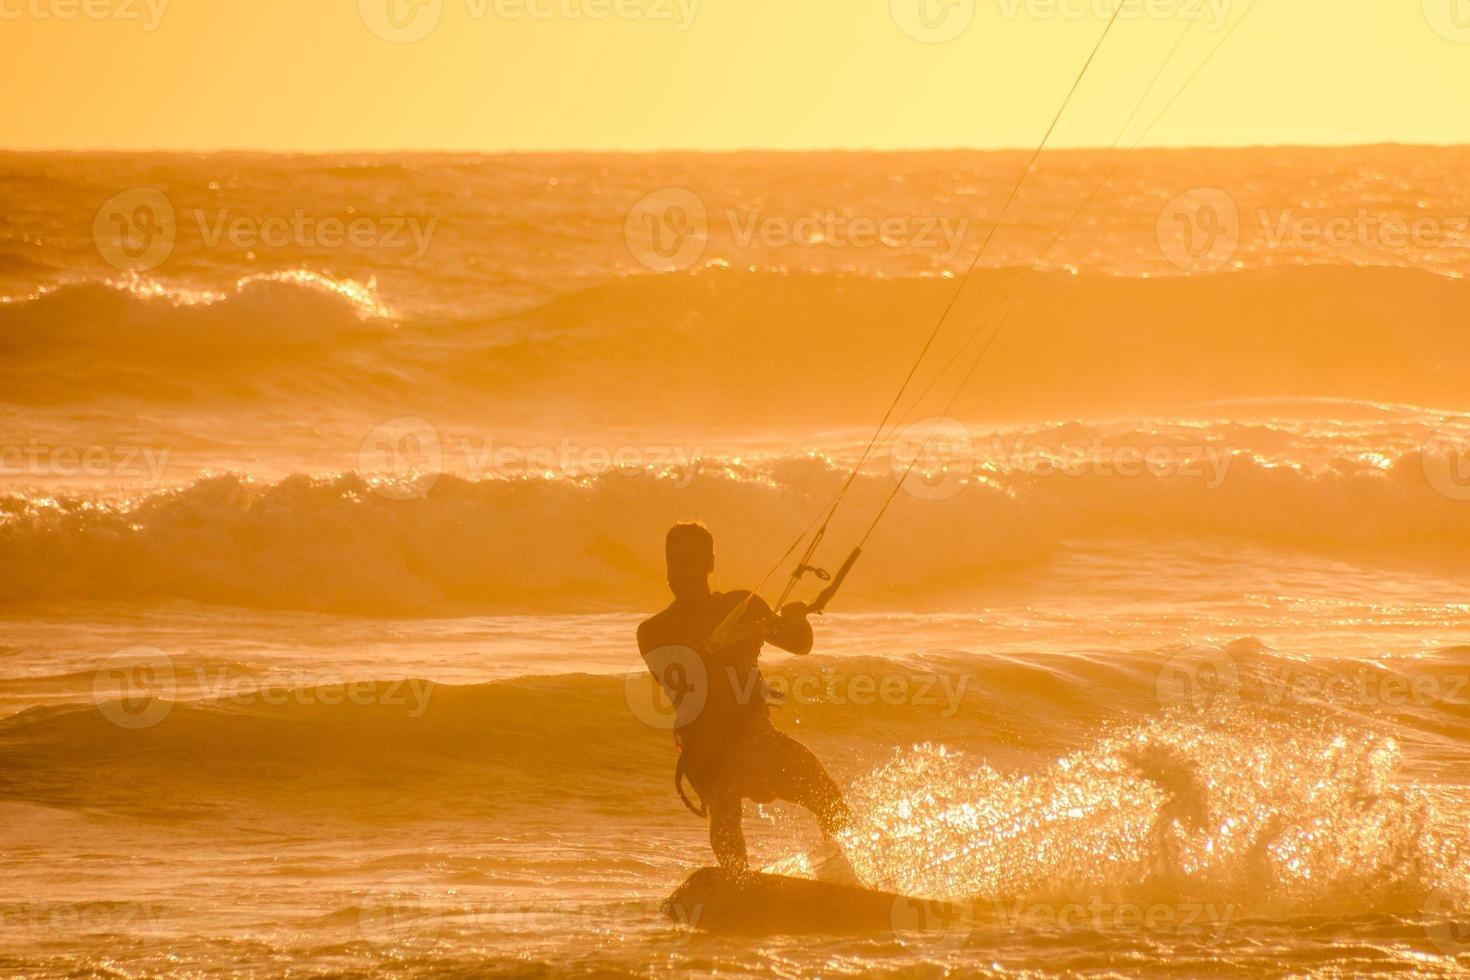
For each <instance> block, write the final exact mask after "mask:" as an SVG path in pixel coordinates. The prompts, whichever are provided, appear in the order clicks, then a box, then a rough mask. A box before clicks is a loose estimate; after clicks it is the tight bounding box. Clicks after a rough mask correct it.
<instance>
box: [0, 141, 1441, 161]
mask: <svg viewBox="0 0 1470 980" xmlns="http://www.w3.org/2000/svg"><path fill="white" fill-rule="evenodd" d="M1458 148H1470V143H1436V142H1402V141H1398V140H1379V141H1373V142H1367V143H1228V144H1179V145H1159V146H1136V147H1130V148H1125V147H1118V146H1049V147H1045V148H1044V149H1043V152H1046V153H1136V152H1140V151H1142V152H1163V153H1168V152H1191V151H1198V150H1216V151H1218V150H1226V151H1250V150H1257V151H1261V150H1364V149H1458ZM1035 150H1036V147H1034V146H990V147H985V146H931V147H923V146H893V147H841V146H826V147H823V146H814V147H760V146H752V147H730V148H718V149H712V148H700V147H678V146H670V147H658V148H646V149H626V148H622V149H614V148H600V147H561V148H555V147H552V148H500V149H463V148H448V147H418V148H412V149H405V148H395V149H381V148H380V149H363V148H353V147H342V148H275V149H261V148H254V149H252V148H247V147H231V146H221V147H211V148H202V147H169V146H160V147H128V146H112V147H108V146H70V147H66V146H46V147H12V146H3V147H0V154H13V155H37V156H39V155H47V154H51V155H63V154H70V155H78V156H80V155H87V154H95V155H109V154H128V153H133V154H151V155H166V154H167V155H193V156H298V157H329V156H484V157H509V156H629V157H633V156H675V155H698V156H736V155H741V154H750V155H758V154H764V155H772V156H781V155H786V156H795V155H803V154H851V155H863V154H869V155H880V154H881V155H899V154H936V153H997V154H999V153H1031V152H1035Z"/></svg>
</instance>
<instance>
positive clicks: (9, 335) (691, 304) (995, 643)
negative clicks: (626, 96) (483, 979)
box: [0, 147, 1470, 977]
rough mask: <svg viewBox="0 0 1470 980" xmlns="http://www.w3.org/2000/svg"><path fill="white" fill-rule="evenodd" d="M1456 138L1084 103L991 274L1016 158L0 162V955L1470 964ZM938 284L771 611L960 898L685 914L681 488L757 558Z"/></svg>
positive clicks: (665, 968) (775, 577)
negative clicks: (1236, 132)
mask: <svg viewBox="0 0 1470 980" xmlns="http://www.w3.org/2000/svg"><path fill="white" fill-rule="evenodd" d="M1466 156H1467V154H1466V151H1465V150H1464V149H1459V148H1445V149H1427V148H1412V147H1375V148H1356V149H1321V150H1242V151H1215V150H1210V151H1170V152H1153V151H1150V152H1142V153H1132V154H1129V155H1127V156H1126V157H1122V158H1117V157H1112V156H1109V155H1107V154H1101V153H1075V152H1072V153H1056V154H1047V155H1046V156H1044V157H1043V158H1042V160H1041V161H1040V164H1039V166H1038V168H1037V170H1036V172H1035V173H1034V174H1032V175H1031V176H1030V177H1029V178H1028V179H1027V181H1026V183H1025V184H1024V187H1023V193H1022V194H1021V195H1020V197H1019V198H1018V201H1017V204H1016V206H1015V207H1014V208H1012V210H1011V211H1010V212H1009V213H1008V214H1007V216H1006V219H1005V221H1004V222H1002V223H1001V224H1000V225H999V226H998V227H997V228H995V230H994V234H993V236H991V237H990V244H989V245H988V247H986V249H985V251H984V253H983V254H982V255H981V256H980V257H979V259H978V261H976V263H975V265H976V271H975V272H974V274H973V275H971V276H968V277H967V276H966V275H965V273H966V270H967V269H968V267H969V266H970V264H971V261H972V259H975V256H976V252H977V250H978V249H979V248H980V245H981V242H983V241H985V240H986V238H987V235H989V233H990V230H991V228H990V226H991V224H993V223H994V222H995V220H996V217H997V215H998V214H999V212H1000V208H1001V205H1002V203H1003V201H1004V200H1005V197H1006V195H1007V194H1008V192H1009V190H1010V188H1011V186H1012V185H1013V184H1014V182H1015V181H1016V179H1017V178H1018V177H1019V176H1020V168H1021V167H1022V166H1023V165H1024V163H1025V159H1024V156H1023V155H1021V154H1005V153H1001V154H978V153H933V154H814V155H769V154H736V155H704V154H667V155H649V156H606V157H604V156H592V155H564V156H507V157H458V156H404V157H385V156H370V157H337V158H324V157H280V156H262V155H203V156H199V155H188V156H184V155H141V156H140V155H98V154H85V155H69V154H48V155H25V154H4V155H0V569H3V571H0V828H3V830H4V836H5V839H6V841H7V845H8V846H7V847H6V848H4V850H3V852H0V968H3V970H4V971H5V972H6V973H7V974H14V975H24V976H50V975H75V974H87V975H103V976H114V975H116V976H142V975H146V976H154V975H161V976H213V975H235V974H239V973H247V974H255V975H278V974H284V973H286V972H288V971H289V972H291V973H293V974H297V975H307V976H317V975H321V976H342V975H349V976H358V975H390V974H391V975H405V976H412V975H431V974H446V973H447V974H451V975H452V974H463V975H467V976H468V975H475V976H479V975H486V974H491V975H494V974H513V975H518V976H520V975H539V974H545V973H558V974H560V973H584V974H598V975H605V974H615V975H652V974H659V975H662V974H675V973H686V972H700V973H703V972H712V971H719V972H723V973H729V974H733V975H753V976H792V975H807V974H813V973H817V974H825V975H847V974H853V975H856V974H861V973H868V972H879V973H886V974H890V975H906V976H907V975H915V976H935V975H942V974H943V973H944V972H945V971H947V970H949V971H962V972H965V973H976V974H982V975H997V976H1002V975H1040V974H1043V973H1046V974H1054V973H1075V974H1104V975H1120V976H1124V975H1126V976H1136V975H1150V976H1153V975H1174V976H1188V977H1197V976H1233V975H1252V974H1257V973H1261V972H1268V973H1273V974H1277V973H1284V974H1290V975H1323V976H1342V975H1358V974H1365V973H1403V974H1412V975H1445V976H1451V975H1459V974H1462V973H1464V972H1465V970H1466V969H1467V968H1470V864H1467V861H1470V835H1467V832H1466V826H1467V817H1470V794H1467V789H1466V780H1467V776H1466V773H1467V772H1470V767H1467V763H1470V593H1467V590H1466V582H1467V572H1470V465H1467V464H1470V455H1467V453H1466V447H1467V445H1470V415H1467V412H1470V398H1467V391H1470V389H1467V387H1466V384H1465V378H1466V377H1470V333H1467V332H1466V329H1465V314H1464V311H1465V309H1466V308H1467V307H1466V302H1467V299H1470V293H1467V291H1466V290H1467V286H1466V284H1465V282H1464V275H1465V273H1466V272H1467V271H1470V249H1467V240H1466V221H1465V218H1464V217H1463V216H1465V215H1470V192H1467V190H1466V187H1465V184H1464V181H1463V180H1462V179H1461V178H1460V175H1461V174H1463V173H1464V172H1465V167H1466V164H1467V162H1470V161H1467V159H1466ZM1084 203H1085V204H1086V206H1085V207H1083V205H1084ZM334 222H335V224H334ZM350 228H356V229H357V232H356V237H351V236H348V235H347V232H346V230H347V229H350ZM347 238H351V240H345V239H347ZM961 287H962V288H961ZM957 290H958V291H959V292H958V300H957V301H956V303H955V306H954V310H953V313H952V315H951V316H950V317H949V319H948V320H947V321H946V322H945V326H944V329H942V330H940V332H939V334H938V335H937V337H936V340H935V343H934V346H933V348H932V350H931V353H930V356H929V357H928V358H926V359H925V361H924V363H923V364H922V365H921V368H920V370H919V371H918V373H917V374H916V376H915V383H914V384H913V385H912V386H911V387H910V389H909V391H908V393H907V395H906V397H905V398H904V399H902V400H901V401H900V403H899V405H898V407H897V409H896V411H895V413H894V416H893V424H892V425H891V426H890V427H889V429H888V430H887V431H886V433H885V438H883V439H882V440H880V442H879V444H878V446H877V448H876V451H875V452H874V453H873V454H872V455H871V457H870V458H869V459H868V460H867V463H866V465H865V466H864V467H863V469H862V471H861V473H860V475H859V476H858V478H857V479H856V480H855V481H854V484H853V488H852V490H851V492H850V493H849V494H848V496H847V498H846V500H845V503H844V506H843V509H842V510H841V511H840V512H839V513H838V516H837V518H836V519H835V520H834V521H833V522H832V525H831V528H830V529H829V531H828V532H827V537H826V539H825V542H824V545H823V547H822V548H821V549H820V550H819V551H818V553H817V559H818V562H819V563H820V564H823V565H825V566H827V567H832V566H833V565H835V564H837V563H840V561H841V559H842V557H843V556H844V555H845V554H846V552H847V550H848V549H850V548H851V547H852V545H853V544H854V543H855V542H856V540H857V539H858V538H859V537H861V535H862V533H863V532H864V530H865V529H866V528H867V526H868V524H869V522H870V521H871V520H872V519H873V516H874V515H875V514H876V513H877V511H878V510H879V508H880V507H881V506H882V505H883V502H884V500H885V499H886V498H887V497H888V496H889V495H890V493H891V492H892V491H893V490H894V487H895V484H896V481H897V476H898V475H899V474H902V473H903V472H904V471H905V470H906V469H907V468H908V466H909V463H910V461H914V473H913V476H912V477H911V479H910V480H909V481H907V482H905V483H904V484H903V487H902V489H901V490H900V491H899V492H898V494H897V496H896V497H894V502H893V504H892V506H891V507H890V509H889V511H888V512H887V514H886V516H885V518H884V522H883V523H882V524H881V525H879V527H878V529H877V530H876V531H875V533H874V534H873V536H872V538H871V539H870V540H869V542H868V544H867V546H866V547H865V550H864V556H863V558H862V560H861V561H860V562H859V564H858V565H857V566H856V568H855V570H854V572H853V574H852V577H851V578H850V579H849V581H848V583H847V585H846V586H845V587H844V589H843V591H842V593H841V594H840V596H839V598H838V599H837V600H836V601H835V602H834V604H833V608H832V611H831V612H830V613H828V614H827V615H825V616H824V617H822V618H821V619H820V620H819V621H818V622H817V624H816V628H817V649H816V652H815V653H814V654H813V655H812V656H810V657H808V658H801V659H798V658H792V657H789V656H786V655H784V654H780V653H779V652H777V651H768V653H767V655H766V657H765V658H764V663H765V669H766V671H767V676H768V680H769V681H770V683H771V685H772V687H773V688H775V689H776V690H777V691H779V692H781V693H783V694H784V696H785V703H784V704H783V705H782V706H780V707H779V708H777V709H775V713H774V714H775V718H776V722H777V724H778V726H780V727H781V728H783V729H785V730H787V731H790V732H792V733H793V734H795V735H796V736H797V737H798V738H799V739H801V740H802V741H803V742H805V743H806V744H808V745H809V746H810V747H811V748H812V749H813V750H814V751H815V752H816V753H817V754H818V755H819V756H820V757H821V758H822V759H823V760H824V761H825V762H826V763H827V764H828V766H829V768H830V769H831V771H832V772H833V774H834V776H835V777H836V778H837V780H838V782H839V783H841V784H842V785H843V787H844V788H845V790H846V792H847V793H848V795H849V799H850V801H851V802H852V804H853V807H854V811H855V813H856V815H857V820H856V823H855V826H854V827H853V829H852V830H851V832H850V833H849V835H848V837H847V838H846V839H845V840H844V845H845V847H846V849H847V851H848V854H849V856H850V858H851V861H852V864H853V866H854V870H855V871H856V873H857V874H858V875H859V877H860V878H861V879H862V880H863V881H865V882H866V883H868V884H870V885H872V886H875V887H880V888H884V889H889V890H896V891H901V892H902V893H903V894H905V895H908V896H913V897H914V898H916V899H918V900H921V901H918V902H915V903H912V904H905V905H902V906H899V907H896V908H895V926H896V931H895V932H894V933H893V934H891V935H889V934H885V935H875V936H858V937H852V936H847V937H841V936H837V937H815V938H813V937H774V938H743V939H736V938H713V937H709V936H706V935H704V934H703V933H701V932H699V931H697V930H693V929H690V928H687V926H685V925H682V924H680V923H677V922H671V921H669V920H668V919H667V918H666V917H665V916H664V915H663V914H662V913H661V911H660V909H659V905H660V902H661V901H662V899H663V898H664V896H666V895H667V894H668V893H669V892H670V891H671V890H672V889H673V887H674V886H675V885H677V884H678V882H679V881H681V880H682V879H683V877H684V876H685V875H687V874H688V873H689V872H690V871H692V870H693V869H695V868H697V867H699V866H701V865H704V864H707V863H708V862H709V852H708V844H707V841H706V839H705V828H704V826H703V825H702V823H701V822H700V821H698V820H696V819H695V818H694V817H692V816H690V815H689V814H688V813H687V812H685V811H684V809H683V808H682V807H681V805H680V804H679V802H678V799H677V797H676V796H675V795H674V792H673V787H672V770H673V762H674V755H673V749H672V746H671V739H670V736H669V731H668V725H669V719H668V716H667V713H666V712H665V711H663V710H662V705H661V703H660V702H659V701H658V699H657V698H655V697H654V696H653V692H652V690H651V688H650V683H649V680H648V678H647V675H646V673H644V672H643V670H642V664H641V661H640V660H639V658H638V656H637V650H636V644H635V642H634V631H635V629H636V627H637V624H638V623H639V622H640V621H641V620H642V619H643V618H645V617H647V616H648V615H651V614H652V613H653V612H655V611H657V610H658V609H660V608H661V607H662V606H663V605H664V604H665V603H666V602H667V594H666V588H665V586H664V585H663V581H662V579H663V568H662V553H661V544H662V533H663V531H664V530H665V529H666V527H667V526H668V525H669V524H670V523H672V522H673V521H676V520H682V519H691V518H697V519H702V520H704V521H705V522H706V523H707V524H708V525H709V526H710V528H711V529H712V531H713V532H714V534H715V536H716V540H717V553H718V558H717V567H716V573H715V582H716V586H717V587H720V588H741V587H744V588H751V587H756V586H760V590H761V592H762V594H763V595H765V596H766V597H767V598H768V599H774V598H775V596H776V594H777V593H779V591H780V589H781V587H782V585H783V584H784V578H785V575H786V571H787V570H788V569H789V562H788V563H787V564H786V565H785V566H780V567H779V569H780V570H779V571H776V572H775V573H774V574H771V570H772V569H773V567H776V560H777V559H778V558H779V557H780V556H781V555H782V552H783V551H784V550H785V549H786V547H787V545H788V544H790V542H791V540H792V538H793V537H794V536H796V535H797V534H798V533H799V532H801V531H802V530H803V529H804V528H809V527H810V526H811V522H812V519H813V518H814V517H815V516H816V514H817V513H818V512H819V511H820V510H821V508H822V506H823V504H824V503H825V502H827V501H828V500H830V499H831V497H832V495H833V494H834V493H835V492H836V491H837V489H838V488H839V486H840V485H841V484H842V482H843V481H844V479H845V478H846V474H847V471H848V469H849V468H850V467H851V466H853V465H854V464H855V463H857V461H858V460H859V459H860V458H861V457H862V454H863V450H864V447H865V445H866V443H867V441H868V439H869V437H870V435H871V434H872V427H873V426H874V425H875V424H876V423H877V421H878V419H879V418H880V417H882V415H883V412H884V409H885V408H886V407H887V405H888V401H889V399H890V398H891V397H892V395H893V392H894V391H895V390H896V388H897V386H898V383H899V382H900V380H901V379H902V377H903V373H904V371H906V370H907V368H908V365H909V363H910V362H911V361H912V359H913V358H914V356H915V355H916V354H917V353H918V352H919V350H920V348H921V347H922V346H923V344H924V341H925V338H926V337H927V335H928V333H929V331H930V330H931V329H932V328H933V326H934V323H935V322H936V318H938V317H939V315H940V313H941V311H943V310H944V309H945V307H946V305H947V304H948V303H949V302H950V301H951V298H952V297H954V296H955V295H956V291H957ZM982 351H983V354H982V353H981V352H982ZM977 357H978V359H977ZM962 381H963V382H964V383H963V384H961V382H962ZM915 457H917V459H915ZM814 592H815V583H814V582H813V580H811V579H810V578H808V579H806V580H805V581H804V582H803V584H802V585H801V587H800V589H799V590H798V595H799V596H802V597H809V594H810V593H814ZM746 827H747V833H748V835H749V836H750V840H751V849H752V856H753V859H754V860H755V862H756V863H758V864H760V865H762V866H767V867H770V868H772V869H775V870H779V871H783V872H786V873H793V874H804V873H810V870H811V865H812V858H811V855H812V854H813V853H814V852H815V850H816V848H817V845H818V841H817V839H816V829H815V826H814V824H813V822H812V821H811V819H810V818H809V817H808V816H807V815H805V814H804V813H801V812H799V811H797V810H795V809H793V808H789V807H786V806H784V805H773V806H766V807H755V806H748V809H747V815H746ZM931 899H932V900H938V899H944V900H947V901H948V902H949V903H951V904H950V905H947V906H945V907H944V908H945V909H946V910H948V911H946V912H945V913H944V914H940V913H939V912H937V911H936V910H937V909H939V906H937V905H926V904H924V901H923V900H931ZM955 909H958V910H960V914H953V913H954V910H955Z"/></svg>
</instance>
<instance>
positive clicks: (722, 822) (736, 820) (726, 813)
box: [705, 788, 750, 871]
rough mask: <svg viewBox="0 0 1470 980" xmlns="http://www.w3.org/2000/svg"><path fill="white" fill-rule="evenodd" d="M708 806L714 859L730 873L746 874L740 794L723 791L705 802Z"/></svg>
mask: <svg viewBox="0 0 1470 980" xmlns="http://www.w3.org/2000/svg"><path fill="white" fill-rule="evenodd" d="M705 804H706V806H708V807H709V844H710V847H711V848H713V849H714V852H715V860H716V861H718V862H719V863H720V867H722V868H724V869H726V870H727V871H745V870H748V869H749V867H750V865H749V862H748V860H747V858H746V856H745V831H744V830H742V829H741V827H740V817H741V808H740V793H739V791H738V790H730V789H724V788H721V789H720V790H718V791H716V792H713V793H711V794H710V796H709V797H708V798H707V799H706V800H705Z"/></svg>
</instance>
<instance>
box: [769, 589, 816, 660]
mask: <svg viewBox="0 0 1470 980" xmlns="http://www.w3.org/2000/svg"><path fill="white" fill-rule="evenodd" d="M766 642H767V643H771V644H774V645H775V646H778V647H780V648H781V649H782V650H785V651H786V652H787V653H794V654H796V655H797V656H798V657H804V656H806V655H807V654H809V653H811V652H812V624H811V623H809V622H807V618H806V603H804V602H788V603H787V604H786V605H784V606H782V607H781V613H780V615H777V616H772V617H771V618H770V619H768V620H766Z"/></svg>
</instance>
